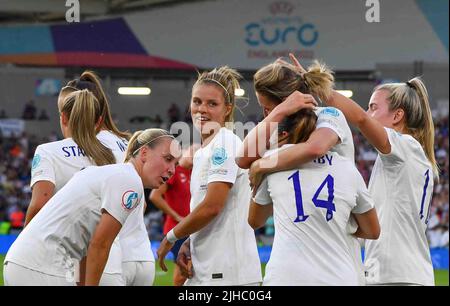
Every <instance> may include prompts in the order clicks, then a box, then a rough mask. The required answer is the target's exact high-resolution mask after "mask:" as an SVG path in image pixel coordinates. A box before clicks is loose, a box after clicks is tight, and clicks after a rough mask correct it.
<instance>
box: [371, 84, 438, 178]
mask: <svg viewBox="0 0 450 306" xmlns="http://www.w3.org/2000/svg"><path fill="white" fill-rule="evenodd" d="M377 90H386V91H388V92H389V94H390V95H389V98H388V99H389V102H390V103H389V110H390V111H394V110H397V109H402V110H403V111H404V112H405V122H406V129H407V133H408V134H410V135H411V136H413V137H414V138H415V139H416V140H417V141H418V142H419V143H420V144H421V145H422V148H423V150H424V151H425V154H426V156H427V158H428V160H429V161H430V163H431V165H432V167H433V172H434V175H435V176H436V177H438V176H439V166H438V164H437V162H436V158H435V155H434V123H433V117H432V114H431V109H430V102H429V100H428V91H427V88H426V87H425V84H424V83H423V81H422V80H421V79H420V78H419V77H416V78H413V79H411V80H409V81H408V82H406V83H389V84H382V85H379V86H377V87H375V89H374V91H377Z"/></svg>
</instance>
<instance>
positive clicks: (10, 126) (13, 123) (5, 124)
mask: <svg viewBox="0 0 450 306" xmlns="http://www.w3.org/2000/svg"><path fill="white" fill-rule="evenodd" d="M23 131H25V122H24V121H23V120H22V119H0V132H1V135H2V136H3V137H12V136H19V135H21V134H22V133H23Z"/></svg>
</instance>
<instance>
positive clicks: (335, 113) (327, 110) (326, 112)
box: [320, 107, 339, 117]
mask: <svg viewBox="0 0 450 306" xmlns="http://www.w3.org/2000/svg"><path fill="white" fill-rule="evenodd" d="M320 115H329V116H333V117H339V111H338V110H337V109H335V108H333V107H326V108H324V109H323V110H322V111H321V112H320Z"/></svg>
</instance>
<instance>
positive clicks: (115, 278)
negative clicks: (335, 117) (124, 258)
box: [98, 273, 125, 286]
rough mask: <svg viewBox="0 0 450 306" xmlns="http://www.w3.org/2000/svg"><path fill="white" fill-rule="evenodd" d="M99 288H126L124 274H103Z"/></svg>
mask: <svg viewBox="0 0 450 306" xmlns="http://www.w3.org/2000/svg"><path fill="white" fill-rule="evenodd" d="M98 285H99V286H125V283H124V281H123V277H122V274H117V273H115V274H110V273H103V274H102V277H101V278H100V283H99V284H98Z"/></svg>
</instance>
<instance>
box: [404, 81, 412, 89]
mask: <svg viewBox="0 0 450 306" xmlns="http://www.w3.org/2000/svg"><path fill="white" fill-rule="evenodd" d="M406 86H408V87H409V88H412V89H414V85H413V84H412V83H411V82H410V81H406Z"/></svg>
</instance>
